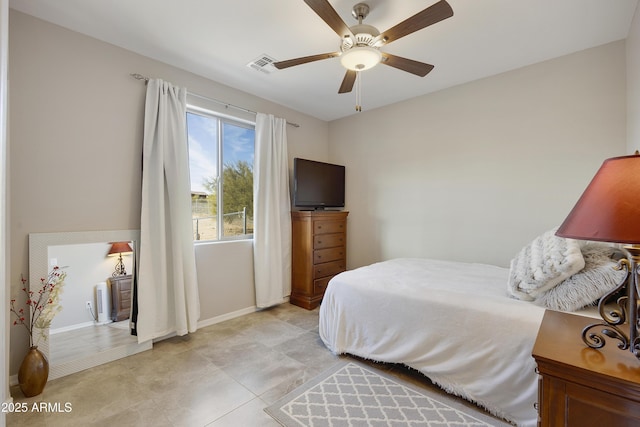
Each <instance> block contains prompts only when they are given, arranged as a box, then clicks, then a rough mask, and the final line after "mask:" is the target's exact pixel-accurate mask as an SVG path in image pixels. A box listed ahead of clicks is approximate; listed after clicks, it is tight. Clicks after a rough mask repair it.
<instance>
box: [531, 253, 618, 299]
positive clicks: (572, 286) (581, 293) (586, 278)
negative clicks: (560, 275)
mask: <svg viewBox="0 0 640 427" xmlns="http://www.w3.org/2000/svg"><path fill="white" fill-rule="evenodd" d="M616 252H617V250H616V249H615V248H614V247H611V246H604V245H602V244H589V245H586V246H584V247H583V248H582V255H583V256H584V261H585V266H584V269H582V271H580V272H579V273H576V274H574V275H573V276H571V277H569V278H568V279H566V280H565V281H563V282H562V283H560V284H559V285H557V286H555V287H554V288H552V289H550V290H548V291H547V292H545V293H544V294H542V295H541V296H540V297H539V298H538V299H537V300H536V304H538V305H541V306H543V307H547V308H550V309H552V310H560V311H575V310H579V309H581V308H582V307H586V306H588V305H592V304H594V303H596V304H597V301H598V300H599V299H600V298H601V297H602V296H603V295H605V294H606V293H607V292H609V291H612V290H613V289H615V288H616V286H618V285H619V284H620V283H621V281H622V280H624V278H625V277H626V270H616V269H615V268H614V267H615V265H616V264H617V263H616V262H615V261H614V260H613V259H612V255H614V253H616Z"/></svg>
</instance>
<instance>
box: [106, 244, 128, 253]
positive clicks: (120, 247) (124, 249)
mask: <svg viewBox="0 0 640 427" xmlns="http://www.w3.org/2000/svg"><path fill="white" fill-rule="evenodd" d="M131 252H133V249H131V245H129V242H111V249H109V253H107V255H120V254H127V253H129V254H130V253H131Z"/></svg>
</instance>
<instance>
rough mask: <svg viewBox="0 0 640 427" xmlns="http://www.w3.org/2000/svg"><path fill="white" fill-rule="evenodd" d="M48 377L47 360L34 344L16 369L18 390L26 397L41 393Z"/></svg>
mask: <svg viewBox="0 0 640 427" xmlns="http://www.w3.org/2000/svg"><path fill="white" fill-rule="evenodd" d="M48 378H49V361H48V360H47V358H46V357H45V356H44V354H42V352H41V351H40V350H38V346H37V345H34V346H33V347H31V348H30V349H29V352H28V353H27V355H26V356H25V357H24V360H23V361H22V365H20V370H19V371H18V383H20V390H22V393H23V394H24V395H25V396H26V397H32V396H37V395H39V394H40V393H42V390H44V386H45V385H46V384H47V379H48Z"/></svg>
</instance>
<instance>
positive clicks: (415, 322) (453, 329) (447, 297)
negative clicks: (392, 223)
mask: <svg viewBox="0 0 640 427" xmlns="http://www.w3.org/2000/svg"><path fill="white" fill-rule="evenodd" d="M508 276H509V270H508V269H506V268H501V267H497V266H492V265H484V264H470V263H458V262H450V261H436V260H428V259H396V260H391V261H385V262H381V263H377V264H373V265H370V266H367V267H362V268H358V269H356V270H351V271H346V272H344V273H341V274H339V275H337V276H336V277H334V278H333V279H332V280H331V282H330V283H329V286H328V288H327V291H326V293H325V296H324V299H323V301H322V305H321V307H320V325H319V326H320V337H321V338H322V340H323V341H324V343H325V345H326V346H327V347H328V348H329V349H330V350H331V351H333V352H334V353H336V354H342V353H349V354H353V355H355V356H359V357H363V358H367V359H371V360H376V361H381V362H391V363H403V364H405V365H407V366H410V367H412V368H414V369H417V370H419V371H421V372H422V373H424V374H425V375H426V376H428V377H429V378H431V380H432V381H434V382H435V383H437V384H439V385H440V386H441V387H443V388H444V389H445V390H447V391H448V392H450V393H453V394H456V395H459V396H463V397H465V398H466V399H469V400H471V401H473V402H476V403H477V404H479V405H480V406H483V407H485V408H486V409H487V410H489V411H490V412H492V413H493V414H495V415H498V416H500V417H502V418H505V419H507V420H509V421H512V422H515V423H516V424H517V425H518V426H535V425H536V420H537V412H536V410H535V408H534V403H535V402H537V396H538V378H537V375H536V373H535V361H534V359H533V357H532V356H531V351H532V349H533V344H534V342H535V338H536V335H537V333H538V328H539V326H540V322H541V320H542V316H543V314H544V308H541V307H538V306H536V305H533V304H532V303H529V302H524V301H519V300H516V299H512V298H509V297H508V296H507V291H506V284H507V280H508Z"/></svg>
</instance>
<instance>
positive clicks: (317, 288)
mask: <svg viewBox="0 0 640 427" xmlns="http://www.w3.org/2000/svg"><path fill="white" fill-rule="evenodd" d="M332 277H333V276H329V277H323V278H322V279H316V280H314V281H313V293H314V294H316V295H318V294H319V295H323V294H324V291H325V290H326V289H327V285H328V284H329V280H331V278H332Z"/></svg>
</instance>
